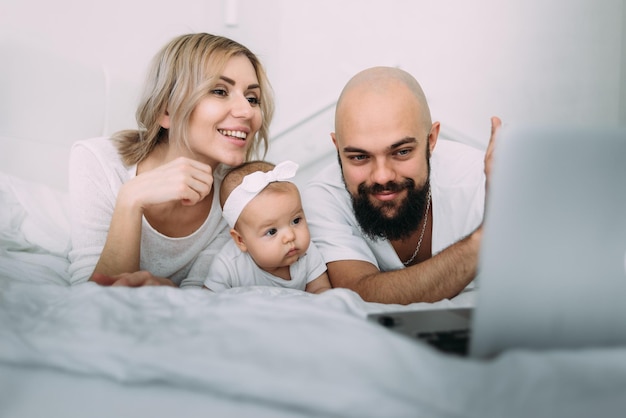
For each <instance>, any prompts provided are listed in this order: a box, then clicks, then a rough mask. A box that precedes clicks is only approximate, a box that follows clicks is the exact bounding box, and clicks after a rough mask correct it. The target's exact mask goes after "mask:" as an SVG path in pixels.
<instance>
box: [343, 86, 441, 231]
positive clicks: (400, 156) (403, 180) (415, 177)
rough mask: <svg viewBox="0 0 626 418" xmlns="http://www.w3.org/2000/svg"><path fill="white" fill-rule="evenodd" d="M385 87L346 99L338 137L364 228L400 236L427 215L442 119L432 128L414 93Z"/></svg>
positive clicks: (346, 180)
mask: <svg viewBox="0 0 626 418" xmlns="http://www.w3.org/2000/svg"><path fill="white" fill-rule="evenodd" d="M392 87H393V86H392ZM392 87H390V90H393V88H392ZM384 93H385V94H380V93H379V92H375V93H370V92H367V91H361V92H360V94H359V95H358V97H357V96H355V97H348V98H347V99H345V100H344V102H343V103H342V106H341V109H340V110H339V112H338V114H337V116H338V117H337V120H336V128H337V131H336V133H334V134H333V135H332V137H333V141H334V143H335V146H336V147H337V153H338V156H339V162H340V164H341V167H342V173H343V180H344V183H345V185H346V189H347V190H348V192H349V193H350V195H351V196H352V201H353V208H354V211H355V215H356V217H357V220H358V221H359V223H360V225H361V228H362V230H363V231H364V232H365V233H366V234H368V235H369V236H371V237H372V238H375V237H381V238H387V239H390V240H396V239H403V238H407V237H408V236H410V235H411V233H412V232H414V231H415V230H416V229H417V227H418V226H419V223H420V221H421V219H422V217H423V216H424V209H425V206H426V200H427V195H428V189H429V174H430V164H429V157H430V152H431V150H432V148H433V147H434V142H435V141H436V139H437V133H438V124H437V125H436V126H435V125H433V127H432V128H431V130H430V131H428V132H427V131H426V129H425V126H426V125H425V123H424V122H423V121H422V120H421V118H419V116H418V115H419V114H420V112H419V109H418V108H417V107H416V106H418V104H417V102H416V100H415V98H414V97H413V96H412V95H411V94H410V93H408V92H405V91H403V90H402V89H399V90H398V91H385V92H384ZM352 99H356V100H352Z"/></svg>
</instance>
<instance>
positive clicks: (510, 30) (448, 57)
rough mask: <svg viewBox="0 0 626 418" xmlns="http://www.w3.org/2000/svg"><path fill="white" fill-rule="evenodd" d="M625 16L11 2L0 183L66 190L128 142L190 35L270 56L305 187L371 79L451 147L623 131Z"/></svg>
mask: <svg viewBox="0 0 626 418" xmlns="http://www.w3.org/2000/svg"><path fill="white" fill-rule="evenodd" d="M625 1H626V0H604V1H602V2H597V1H595V0H508V1H507V2H501V1H499V0H476V1H472V2H466V1H463V0H447V1H437V0H419V1H413V0H384V1H383V0H373V1H367V0H343V1H341V2H337V1H334V0H315V1H313V0H305V1H295V2H294V1H288V0H266V1H263V2H259V1H255V0H177V1H175V2H174V1H172V0H134V1H127V0H108V1H106V2H105V1H94V2H84V1H81V0H57V1H55V2H48V1H46V0H0V48H1V51H0V52H1V53H3V56H4V59H3V65H2V66H0V67H5V68H4V69H2V70H0V88H1V89H2V90H1V91H0V146H1V147H2V149H3V151H0V153H1V154H0V170H2V171H9V172H15V173H17V174H19V175H22V176H25V177H27V178H32V179H36V180H42V181H45V182H48V183H50V184H54V185H55V186H58V187H61V188H63V187H64V185H65V182H66V180H67V179H66V174H65V167H66V160H65V158H66V155H67V153H68V152H69V146H70V144H71V143H72V142H73V141H74V140H76V139H79V138H81V137H84V136H91V135H100V134H109V133H111V132H113V131H115V130H117V129H121V128H126V127H129V126H132V124H133V123H134V119H133V114H134V107H135V101H136V97H137V95H138V92H139V89H140V83H141V80H142V79H143V74H144V72H145V69H146V66H147V63H148V61H149V59H150V58H151V57H152V55H153V54H154V53H155V52H156V50H157V49H158V48H159V47H161V46H162V45H163V44H164V43H165V42H167V40H169V39H170V38H171V37H173V36H175V35H177V34H180V33H183V32H190V31H209V32H215V33H220V34H224V35H227V36H230V37H232V38H234V39H236V40H238V41H241V42H242V43H244V44H246V45H248V46H249V47H250V48H251V49H252V50H254V51H255V52H257V53H258V54H259V56H260V57H261V59H262V60H263V61H264V62H265V64H266V66H267V69H268V73H269V76H270V78H271V80H272V83H273V86H274V89H275V93H276V97H277V113H276V117H275V121H274V124H273V128H272V133H273V135H274V136H275V137H276V139H275V141H274V143H273V148H272V152H271V153H270V156H269V158H271V159H274V160H278V159H282V158H285V157H286V156H289V157H290V158H292V159H295V160H297V161H298V162H301V163H302V164H303V165H304V170H303V176H307V175H309V174H310V172H312V171H314V170H315V169H316V168H315V162H316V161H317V160H319V158H320V156H326V157H325V158H332V153H333V150H332V145H331V143H330V139H329V136H328V133H329V132H330V131H331V130H332V113H333V112H332V111H333V103H334V100H336V97H337V95H338V93H339V91H340V90H341V88H342V87H343V85H344V84H345V82H346V81H347V80H348V78H349V77H350V76H351V75H353V74H354V73H355V72H357V71H359V70H361V69H363V68H365V67H368V66H372V65H393V66H399V67H401V68H404V69H406V70H408V71H410V72H411V73H413V74H414V75H415V76H416V77H417V78H418V80H420V81H421V83H422V85H423V87H424V89H425V91H426V93H427V95H428V97H429V99H430V102H431V107H432V113H433V117H434V118H435V119H437V120H440V121H441V122H442V125H443V129H442V130H443V132H442V133H443V134H444V135H447V136H450V137H454V138H460V139H463V140H466V141H468V142H471V143H474V144H476V145H477V146H484V144H485V143H486V140H487V138H488V134H489V117H490V116H491V115H493V114H497V115H499V116H501V117H502V118H503V120H504V121H505V122H506V123H511V124H513V123H524V122H542V123H543V122H556V123H578V124H594V123H601V124H618V123H621V124H626V110H624V109H625V108H626V106H625V103H626V89H625V88H624V81H625V80H626V70H625V68H626V64H625V62H626V59H625V55H626V54H625V53H624V50H625V48H626V47H624V45H626V42H623V41H624V39H625V31H624V24H623V22H624V15H625V13H626V12H625V11H624V3H625ZM37 57H40V59H39V60H37ZM5 60H6V61H5ZM64 65H65V67H66V68H70V69H72V70H71V71H76V74H75V75H73V76H68V73H67V72H64V71H62V68H63V66H64ZM68 71H70V70H68ZM79 73H80V74H83V75H82V76H79V75H78V74H79ZM64 77H65V78H66V80H65V81H63V82H59V80H63V79H64ZM68 78H69V80H67V79H68ZM16 80H17V81H16ZM72 80H86V81H84V83H83V84H81V83H80V82H72ZM16 83H17V85H19V89H16V88H15V87H10V86H16ZM20 83H21V84H20ZM87 86H88V87H87ZM16 90H17V91H22V92H23V94H20V93H16ZM9 91H11V95H9V94H8V93H7V92H9ZM15 94H18V95H19V96H20V97H22V99H20V100H17V99H15ZM1 115H4V117H3V116H1ZM303 120H305V121H306V122H305V123H304V124H302V125H301V126H300V127H298V128H297V129H294V130H290V129H291V128H292V127H293V126H294V124H297V123H299V122H301V121H303ZM16 138H17V139H19V141H16V140H15V139H16Z"/></svg>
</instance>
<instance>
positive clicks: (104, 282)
mask: <svg viewBox="0 0 626 418" xmlns="http://www.w3.org/2000/svg"><path fill="white" fill-rule="evenodd" d="M90 280H91V281H93V282H96V283H98V284H99V285H101V286H128V287H141V286H171V287H177V286H176V285H175V284H174V282H172V281H171V280H170V279H168V278H166V277H158V276H153V275H152V273H150V272H149V271H137V272H135V273H122V274H118V275H116V276H113V277H111V276H107V275H105V274H101V273H94V274H93V275H92V276H91V279H90Z"/></svg>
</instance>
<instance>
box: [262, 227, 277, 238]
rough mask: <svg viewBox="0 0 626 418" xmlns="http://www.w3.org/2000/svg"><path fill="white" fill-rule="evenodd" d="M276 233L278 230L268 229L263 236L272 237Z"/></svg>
mask: <svg viewBox="0 0 626 418" xmlns="http://www.w3.org/2000/svg"><path fill="white" fill-rule="evenodd" d="M277 232H278V230H277V229H276V228H270V229H268V230H267V232H265V235H267V236H270V237H273V236H274V235H276V233H277Z"/></svg>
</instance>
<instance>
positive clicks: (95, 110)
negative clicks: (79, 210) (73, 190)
mask: <svg viewBox="0 0 626 418" xmlns="http://www.w3.org/2000/svg"><path fill="white" fill-rule="evenodd" d="M0 54H1V55H2V57H3V65H1V66H0V150H1V151H0V171H2V172H5V173H7V174H12V175H16V176H19V177H22V178H26V179H29V180H34V181H38V182H42V183H44V184H47V185H50V186H53V187H56V188H59V189H62V190H66V189H67V164H68V157H69V150H70V147H71V144H72V143H73V142H74V141H76V140H78V139H82V138H87V137H92V136H99V135H102V134H103V132H104V131H105V125H106V119H107V96H108V93H107V92H108V86H107V84H108V82H107V76H106V73H105V71H104V68H103V66H102V65H100V64H98V63H97V62H85V61H77V60H76V59H75V58H72V57H70V56H64V55H62V54H61V53H59V52H53V51H52V50H51V49H47V48H46V47H45V46H44V45H41V44H33V43H25V42H20V41H16V40H15V39H13V40H10V41H9V40H4V41H0ZM76 55H80V54H76Z"/></svg>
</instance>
